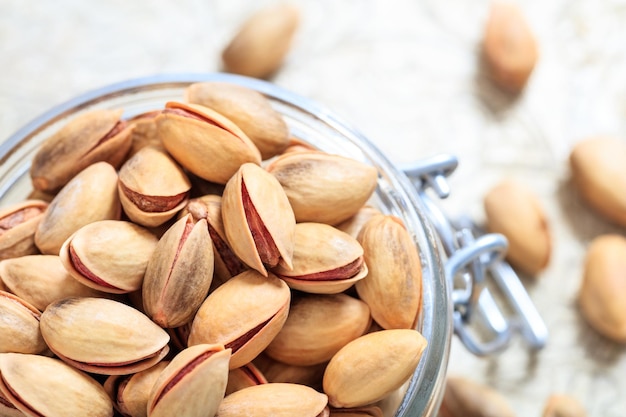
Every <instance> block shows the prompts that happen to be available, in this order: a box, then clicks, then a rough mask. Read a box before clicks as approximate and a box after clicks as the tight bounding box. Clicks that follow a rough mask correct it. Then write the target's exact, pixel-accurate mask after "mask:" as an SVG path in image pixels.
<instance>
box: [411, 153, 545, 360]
mask: <svg viewBox="0 0 626 417" xmlns="http://www.w3.org/2000/svg"><path fill="white" fill-rule="evenodd" d="M457 166H458V160H457V158H456V157H455V156H453V155H438V156H435V157H432V158H428V159H424V160H421V161H418V162H416V163H414V164H411V165H410V166H407V167H405V168H403V171H404V173H405V174H406V175H407V177H409V179H411V180H412V182H413V184H414V186H415V188H416V190H417V193H418V195H419V197H420V199H421V200H422V202H423V203H424V208H425V211H426V215H427V217H428V218H429V220H430V221H431V223H432V225H433V227H434V228H435V230H436V232H437V235H438V236H439V239H440V241H441V244H442V248H443V251H444V252H445V255H446V256H447V258H448V259H447V263H446V266H445V272H446V278H447V279H448V283H449V287H450V289H451V290H450V299H451V302H452V303H453V306H454V311H453V321H454V331H455V333H456V335H457V336H458V337H459V339H460V340H461V342H463V344H464V345H465V346H466V347H467V349H468V350H469V351H471V352H472V353H474V354H476V355H480V356H482V355H488V354H492V353H495V352H499V351H502V350H503V349H505V348H506V347H507V346H508V345H509V343H510V341H511V338H512V336H513V334H515V333H518V334H519V335H520V336H521V337H522V338H523V340H524V341H525V342H526V344H527V345H528V346H529V347H531V348H534V349H540V348H542V347H543V346H545V344H546V341H547V338H548V330H547V327H546V325H545V323H544V321H543V319H542V318H541V316H540V315H539V312H538V311H537V309H536V308H535V306H534V304H533V302H532V301H531V299H530V297H529V295H528V293H527V292H526V289H525V288H524V286H523V285H522V283H521V282H520V280H519V277H518V276H517V274H516V273H515V271H514V270H513V268H511V266H510V265H509V264H508V263H506V262H505V261H504V260H503V257H504V254H505V252H506V250H507V247H508V242H507V240H506V238H505V237H504V236H502V235H500V234H493V233H492V234H484V233H483V231H482V230H480V229H479V228H478V227H477V225H476V224H474V223H473V222H472V221H471V220H470V219H469V218H467V217H462V218H459V219H456V220H450V219H449V218H448V216H446V215H445V213H444V212H443V211H442V210H441V209H440V208H439V207H438V206H437V204H435V202H434V201H433V198H432V197H431V196H430V194H432V193H428V190H432V191H434V193H435V194H436V195H437V196H438V197H439V198H440V199H444V198H447V197H448V195H449V194H450V186H449V184H448V182H447V179H446V178H447V177H448V176H449V175H450V174H452V172H453V171H454V170H455V169H456V167H457ZM492 289H493V290H494V291H497V292H498V296H497V297H494V295H493V294H492V291H491V290H492ZM498 301H500V303H504V304H505V306H506V307H507V310H509V311H510V313H508V314H507V315H505V314H504V313H503V311H502V308H501V307H500V305H499V303H498Z"/></svg>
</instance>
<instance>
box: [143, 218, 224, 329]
mask: <svg viewBox="0 0 626 417" xmlns="http://www.w3.org/2000/svg"><path fill="white" fill-rule="evenodd" d="M212 279H213V248H212V244H211V237H210V236H209V232H208V227H207V224H206V220H200V221H199V222H197V223H194V222H193V219H192V218H191V215H187V216H185V217H183V218H182V219H179V220H178V221H177V222H176V223H174V225H172V227H170V228H169V229H168V230H167V232H165V234H164V235H163V236H162V237H161V239H160V240H159V242H158V243H157V246H156V249H155V250H154V252H153V254H152V256H151V257H150V259H149V261H148V266H147V268H146V274H145V276H144V280H143V287H142V294H143V307H144V310H145V312H146V314H147V315H148V316H149V317H150V318H151V319H152V320H153V321H154V322H155V323H157V324H159V325H160V326H161V327H178V326H182V325H183V324H185V323H187V322H189V321H191V320H192V319H193V316H194V314H195V313H196V310H198V308H199V307H200V304H202V302H203V301H204V299H205V298H206V296H207V294H208V293H209V287H210V286H211V281H212Z"/></svg>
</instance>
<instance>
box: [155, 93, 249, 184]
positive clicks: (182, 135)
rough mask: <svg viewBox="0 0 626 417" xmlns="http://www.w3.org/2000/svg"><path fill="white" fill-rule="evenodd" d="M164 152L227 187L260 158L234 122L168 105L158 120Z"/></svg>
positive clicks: (196, 107)
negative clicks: (244, 168) (248, 164)
mask: <svg viewBox="0 0 626 417" xmlns="http://www.w3.org/2000/svg"><path fill="white" fill-rule="evenodd" d="M156 123H157V128H158V130H159V135H160V136H161V140H162V142H163V146H164V147H165V149H166V150H167V151H168V152H169V153H170V155H172V157H173V158H174V159H175V160H176V161H178V163H180V164H181V165H182V166H183V167H185V168H186V169H188V170H189V171H191V172H193V173H194V174H196V175H197V176H199V177H200V178H203V179H205V180H208V181H212V182H216V183H219V184H226V182H227V181H228V179H229V178H230V177H231V176H233V174H234V173H235V172H237V169H239V167H240V166H241V165H243V164H245V163H246V162H251V163H255V164H257V165H258V164H260V163H261V154H260V153H259V150H258V149H257V148H256V146H254V144H253V143H252V141H251V140H250V139H249V138H248V136H246V134H245V133H243V131H242V130H241V129H240V128H239V127H237V125H235V124H234V123H233V122H232V121H230V120H229V119H227V118H226V117H224V116H222V115H221V114H219V113H217V112H215V111H213V110H211V109H209V108H208V107H204V106H200V105H197V104H183V103H176V102H169V103H167V104H166V108H165V110H163V112H162V113H161V114H160V115H159V116H157V118H156Z"/></svg>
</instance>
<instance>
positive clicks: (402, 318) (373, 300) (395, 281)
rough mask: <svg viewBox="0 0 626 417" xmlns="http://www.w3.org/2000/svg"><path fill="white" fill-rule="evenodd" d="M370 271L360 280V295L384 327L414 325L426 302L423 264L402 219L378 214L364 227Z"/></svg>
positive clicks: (366, 254) (366, 258)
mask: <svg viewBox="0 0 626 417" xmlns="http://www.w3.org/2000/svg"><path fill="white" fill-rule="evenodd" d="M358 241H359V242H360V243H361V245H362V246H363V251H364V257H365V262H366V263H367V266H368V269H369V272H368V274H367V276H366V277H365V278H364V279H362V280H361V281H359V282H357V284H356V290H357V292H358V294H359V297H360V298H361V299H362V300H363V301H365V302H366V303H367V305H368V306H369V307H370V310H371V312H372V317H373V318H374V320H376V322H377V323H378V324H380V325H381V326H382V327H383V328H384V329H412V328H415V323H416V321H417V318H418V316H419V313H420V310H421V306H422V265H421V263H420V257H419V253H418V249H417V245H416V243H415V241H414V240H413V239H412V238H411V234H410V233H409V232H408V231H407V230H406V228H405V227H404V225H403V224H402V222H401V220H400V219H398V218H396V217H394V216H388V215H385V216H376V217H374V218H372V219H371V220H369V221H368V222H367V223H366V224H365V225H364V226H363V229H361V232H360V234H359V237H358Z"/></svg>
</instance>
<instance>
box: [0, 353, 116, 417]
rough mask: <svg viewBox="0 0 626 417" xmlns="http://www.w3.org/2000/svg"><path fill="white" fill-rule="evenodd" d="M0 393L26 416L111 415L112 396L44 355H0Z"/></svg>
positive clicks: (88, 379)
mask: <svg viewBox="0 0 626 417" xmlns="http://www.w3.org/2000/svg"><path fill="white" fill-rule="evenodd" d="M0 392H2V394H3V395H4V396H5V397H6V398H8V399H9V400H10V401H11V402H12V403H13V404H14V405H15V406H16V407H17V408H18V409H19V410H21V411H22V412H23V413H24V414H26V415H28V416H33V417H42V416H43V417H67V416H92V417H111V416H113V404H112V402H111V399H110V398H109V396H108V395H107V394H106V392H105V391H104V389H103V388H102V386H101V385H100V384H99V383H98V382H96V381H95V380H94V379H92V378H91V377H90V376H88V375H87V374H85V373H83V372H80V371H79V370H77V369H75V368H73V367H71V366H68V365H66V364H65V363H63V362H61V361H60V360H58V359H54V358H49V357H46V356H40V355H27V354H19V353H4V354H1V355H0Z"/></svg>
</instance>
